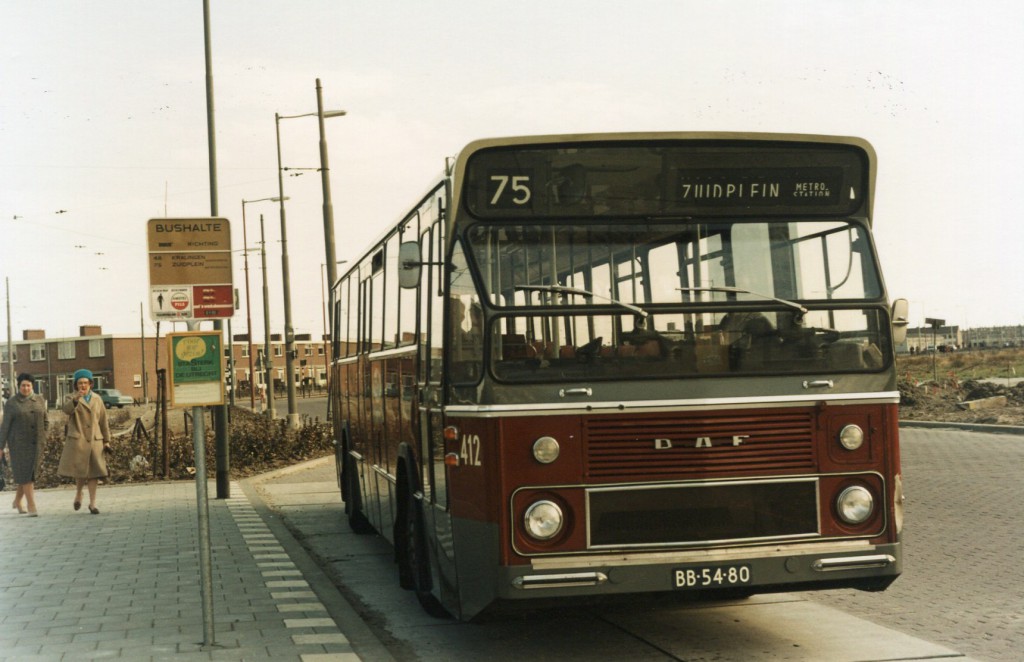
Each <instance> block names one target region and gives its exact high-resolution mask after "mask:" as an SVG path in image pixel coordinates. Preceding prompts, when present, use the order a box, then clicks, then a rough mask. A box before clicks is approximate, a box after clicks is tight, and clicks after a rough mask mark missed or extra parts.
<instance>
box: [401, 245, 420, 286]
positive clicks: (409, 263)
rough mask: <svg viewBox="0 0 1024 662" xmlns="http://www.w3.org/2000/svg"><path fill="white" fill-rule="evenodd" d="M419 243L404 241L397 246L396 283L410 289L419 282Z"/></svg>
mask: <svg viewBox="0 0 1024 662" xmlns="http://www.w3.org/2000/svg"><path fill="white" fill-rule="evenodd" d="M422 264H423V261H422V260H421V258H420V244H419V242H418V241H406V242H402V244H401V245H400V246H399V247H398V285H399V286H400V287H402V288H403V289H410V288H413V287H416V286H418V285H419V284H420V266H421V265H422Z"/></svg>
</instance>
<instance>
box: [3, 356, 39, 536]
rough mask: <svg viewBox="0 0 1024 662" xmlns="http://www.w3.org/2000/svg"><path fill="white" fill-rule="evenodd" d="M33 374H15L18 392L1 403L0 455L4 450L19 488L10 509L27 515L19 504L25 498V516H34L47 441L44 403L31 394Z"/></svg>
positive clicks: (35, 514) (33, 382)
mask: <svg viewBox="0 0 1024 662" xmlns="http://www.w3.org/2000/svg"><path fill="white" fill-rule="evenodd" d="M33 384H35V379H34V378H33V377H32V375H29V374H26V373H22V374H20V375H18V392H17V393H15V394H14V395H12V396H11V398H10V399H9V400H8V401H7V402H6V403H5V404H4V422H3V425H2V426H0V454H3V452H4V447H7V449H8V450H7V454H8V456H9V457H10V464H11V471H12V472H13V473H14V482H15V483H17V484H18V489H17V491H16V492H15V493H14V504H13V505H12V506H11V507H12V508H14V509H15V510H17V511H18V512H19V513H24V512H26V510H25V508H24V507H22V505H21V499H22V497H24V499H25V501H26V503H27V505H28V511H27V512H28V516H29V517H36V516H38V515H39V513H37V512H36V493H35V481H36V473H37V472H38V471H39V462H40V460H41V459H42V452H43V444H44V443H45V442H46V402H44V401H43V398H42V397H40V396H38V395H36V394H35V393H34V392H33V391H32V385H33Z"/></svg>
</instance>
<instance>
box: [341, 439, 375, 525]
mask: <svg viewBox="0 0 1024 662" xmlns="http://www.w3.org/2000/svg"><path fill="white" fill-rule="evenodd" d="M341 480H342V483H343V485H344V490H343V492H342V494H343V495H344V498H345V514H346V515H347V517H348V526H349V528H350V529H352V532H353V533H358V534H360V535H362V534H365V533H373V525H372V524H370V520H368V519H367V518H366V515H365V514H364V513H363V508H362V499H360V498H359V477H358V476H357V475H356V467H355V463H354V462H353V460H352V457H351V456H350V455H349V454H348V453H345V456H344V459H343V460H342V470H341Z"/></svg>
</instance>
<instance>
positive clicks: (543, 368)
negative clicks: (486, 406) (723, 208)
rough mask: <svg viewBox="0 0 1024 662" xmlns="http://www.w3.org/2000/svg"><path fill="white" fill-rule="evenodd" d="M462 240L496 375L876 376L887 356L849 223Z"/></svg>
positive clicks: (487, 228)
mask: <svg viewBox="0 0 1024 662" xmlns="http://www.w3.org/2000/svg"><path fill="white" fill-rule="evenodd" d="M466 238H467V240H468V246H469V250H468V252H469V253H470V254H471V255H472V258H473V260H472V261H473V266H472V267H469V265H467V267H469V268H475V269H477V270H479V282H481V283H483V285H484V290H485V291H484V292H483V293H482V297H483V298H484V299H485V300H486V302H487V303H488V304H489V308H491V309H492V310H493V311H494V313H495V315H493V316H492V317H491V320H492V326H491V327H490V330H489V337H490V354H489V356H490V358H491V369H492V371H493V374H494V376H495V377H496V378H498V379H499V380H507V381H535V380H539V381H548V380H565V379H577V378H585V379H594V378H609V379H613V378H638V377H658V376H667V377H678V376H684V375H696V374H700V375H708V374H723V375H728V374H736V375H741V374H742V375H749V374H752V373H753V374H769V373H824V372H837V371H838V372H850V371H854V372H856V371H877V370H881V369H883V368H884V367H885V365H886V359H885V358H884V357H886V356H888V355H889V354H890V352H888V351H887V350H886V347H887V346H888V340H887V337H888V335H887V334H888V332H887V329H888V320H887V317H886V314H885V312H884V309H885V307H884V303H883V302H882V286H881V282H880V279H879V276H878V270H877V268H876V263H875V258H874V254H873V250H872V247H871V243H870V241H868V239H867V231H866V230H865V229H864V228H863V227H861V226H860V225H858V224H857V223H855V222H850V221H840V220H822V221H807V220H801V221H785V220H772V221H763V222H760V221H751V220H743V221H738V222H724V221H716V222H712V223H694V222H680V221H677V222H648V223H636V222H635V221H631V222H628V223H619V224H617V223H602V224H593V225H585V224H579V223H573V224H571V225H555V224H550V225H549V224H501V223H486V224H482V223H481V224H476V225H474V226H473V227H472V228H470V229H469V230H468V232H467V234H466ZM467 280H468V279H467ZM466 296H471V295H468V294H467V295H466ZM472 296H473V298H475V295H472ZM465 303H467V304H469V305H472V302H465ZM463 330H464V331H466V330H467V329H463ZM480 333H483V330H482V329H481V331H480ZM480 340H481V342H479V343H478V345H479V346H480V347H483V342H482V338H481V339H480ZM467 360H478V361H480V362H482V361H483V356H482V355H481V356H478V357H475V358H473V359H468V358H467ZM472 374H479V371H478V370H477V371H473V373H472Z"/></svg>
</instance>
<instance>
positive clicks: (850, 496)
mask: <svg viewBox="0 0 1024 662" xmlns="http://www.w3.org/2000/svg"><path fill="white" fill-rule="evenodd" d="M836 510H837V511H838V513H839V518H840V519H842V520H843V521H844V522H846V523H847V524H863V523H864V522H866V521H867V520H868V518H869V517H871V513H872V512H874V510H875V500H874V498H873V497H872V496H871V492H868V491H867V490H866V489H865V488H863V487H860V486H859V485H854V486H853V487H847V488H846V489H845V490H843V491H842V492H841V493H840V494H839V498H838V499H836Z"/></svg>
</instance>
